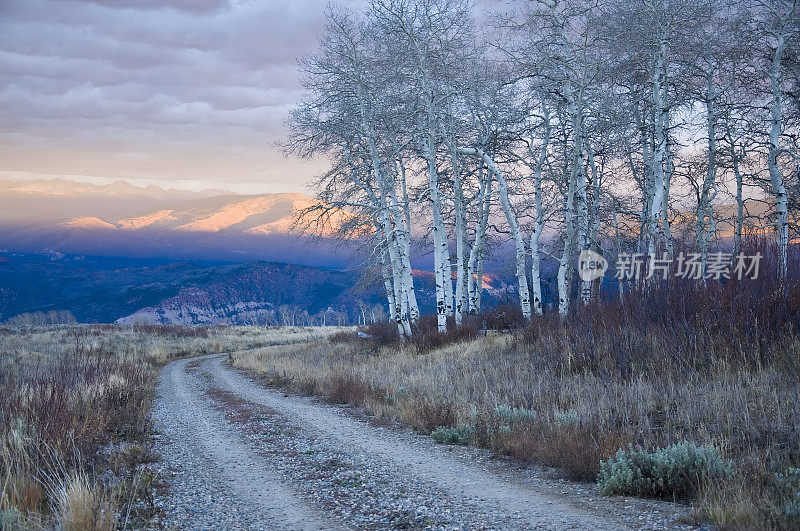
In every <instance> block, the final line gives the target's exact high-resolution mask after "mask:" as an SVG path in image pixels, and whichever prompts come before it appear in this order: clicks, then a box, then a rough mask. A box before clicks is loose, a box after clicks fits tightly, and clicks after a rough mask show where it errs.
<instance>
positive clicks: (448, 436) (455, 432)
mask: <svg viewBox="0 0 800 531" xmlns="http://www.w3.org/2000/svg"><path fill="white" fill-rule="evenodd" d="M472 433H473V429H472V426H470V425H469V424H460V425H459V426H458V427H456V428H447V427H445V426H440V427H439V428H436V429H435V430H434V431H433V432H432V433H431V437H433V440H434V441H436V442H437V443H439V444H458V445H461V446H465V445H467V444H469V442H470V440H472Z"/></svg>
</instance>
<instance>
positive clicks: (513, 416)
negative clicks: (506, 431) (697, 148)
mask: <svg viewBox="0 0 800 531" xmlns="http://www.w3.org/2000/svg"><path fill="white" fill-rule="evenodd" d="M494 414H495V415H497V416H498V417H500V418H501V419H502V420H503V421H505V422H507V423H509V424H513V423H515V422H527V421H531V420H536V418H537V417H538V415H537V414H536V411H534V410H533V409H526V408H524V407H511V406H509V405H506V404H500V405H499V406H497V407H496V408H494Z"/></svg>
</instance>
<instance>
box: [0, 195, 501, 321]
mask: <svg viewBox="0 0 800 531" xmlns="http://www.w3.org/2000/svg"><path fill="white" fill-rule="evenodd" d="M315 204H318V203H317V202H316V200H314V199H312V198H311V197H308V196H306V195H303V194H297V193H293V194H253V195H239V194H232V193H230V192H225V191H221V190H204V191H200V192H191V191H185V190H164V189H161V188H158V187H156V186H149V187H146V188H142V187H137V186H133V185H130V184H128V183H125V182H118V183H112V184H110V185H94V184H86V183H76V182H72V181H66V180H39V181H27V182H16V181H0V321H6V322H12V323H14V322H17V323H36V322H48V319H50V317H48V316H54V317H53V318H57V319H58V320H59V322H62V320H63V319H65V318H66V317H65V316H69V318H68V319H67V320H69V319H72V318H74V319H75V320H77V321H78V322H105V323H109V322H118V323H122V324H132V323H145V324H184V325H193V324H214V323H229V324H278V323H280V322H293V323H310V322H315V323H321V322H324V321H325V320H326V318H330V320H331V321H330V322H349V323H354V322H357V321H358V320H359V318H361V319H363V318H364V316H365V315H366V313H365V312H366V311H367V310H366V309H369V314H370V315H371V316H373V317H374V316H378V315H385V311H384V307H385V300H384V299H385V297H384V295H383V292H382V290H383V287H382V284H381V283H380V282H362V271H361V266H362V264H363V263H364V259H363V258H359V248H358V242H356V241H345V242H342V241H340V240H337V239H336V238H333V237H332V236H333V232H335V230H336V228H337V227H338V226H340V225H341V224H342V223H345V222H347V220H348V215H347V214H346V213H345V212H341V211H334V212H333V213H332V215H331V216H330V219H329V221H330V226H329V228H328V229H327V230H326V231H325V232H323V233H317V234H309V233H307V232H304V231H303V230H302V228H303V226H304V225H305V224H306V223H305V221H304V220H298V214H299V213H300V212H301V211H303V210H304V209H307V208H309V207H311V206H314V205H315ZM421 261H424V259H423V260H421ZM414 277H415V287H416V289H417V295H418V298H419V302H420V307H421V310H423V312H425V311H428V312H430V311H433V310H434V295H433V293H434V279H433V275H432V273H430V272H427V271H416V270H415V271H414ZM484 282H485V286H486V291H485V294H484V300H485V301H486V303H487V305H491V304H492V303H493V301H498V300H500V299H503V298H508V293H509V286H508V284H507V283H506V282H504V281H503V280H502V279H501V278H500V277H498V276H496V275H492V274H487V275H486V276H485V280H484Z"/></svg>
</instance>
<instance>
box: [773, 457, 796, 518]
mask: <svg viewBox="0 0 800 531" xmlns="http://www.w3.org/2000/svg"><path fill="white" fill-rule="evenodd" d="M775 498H776V499H775V501H776V505H777V507H778V509H779V510H780V512H781V513H782V515H781V516H783V517H788V518H790V519H795V518H800V468H796V467H790V468H788V469H787V470H786V471H785V472H778V473H776V474H775Z"/></svg>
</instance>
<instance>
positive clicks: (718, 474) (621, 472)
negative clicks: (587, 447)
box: [597, 441, 730, 499]
mask: <svg viewBox="0 0 800 531" xmlns="http://www.w3.org/2000/svg"><path fill="white" fill-rule="evenodd" d="M729 473H730V467H729V465H728V463H727V462H726V461H725V460H724V459H723V458H722V457H721V456H720V455H719V452H718V451H717V450H716V449H715V448H713V447H709V446H697V445H696V444H694V443H691V442H688V441H683V442H681V443H678V444H673V445H671V446H667V447H665V448H658V449H656V450H655V451H653V452H646V451H643V450H635V449H634V448H633V447H629V448H628V449H627V450H623V449H620V450H618V451H617V454H616V456H614V457H612V458H611V459H609V460H607V461H603V462H602V463H600V473H599V474H598V477H597V485H598V487H599V488H600V491H601V492H602V493H603V494H625V495H634V496H652V497H657V498H673V499H675V498H691V497H693V496H694V495H696V494H697V492H698V491H699V490H700V488H701V487H702V486H703V485H705V484H707V483H708V482H710V481H713V480H716V479H723V478H725V477H727V476H728V475H729Z"/></svg>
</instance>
